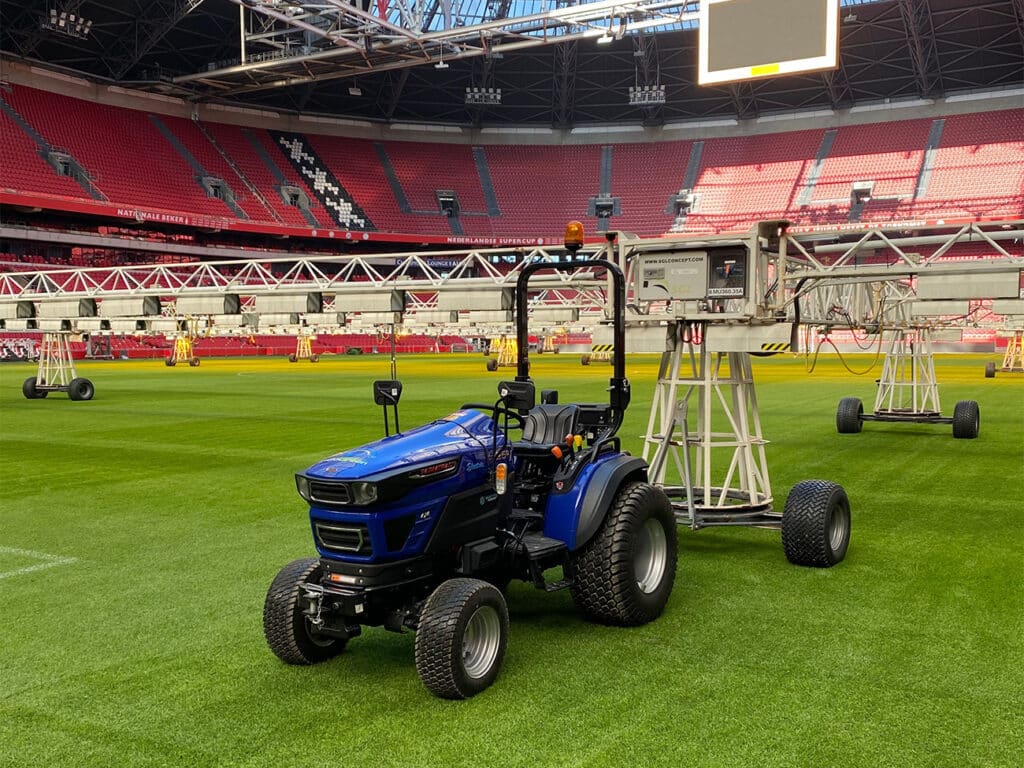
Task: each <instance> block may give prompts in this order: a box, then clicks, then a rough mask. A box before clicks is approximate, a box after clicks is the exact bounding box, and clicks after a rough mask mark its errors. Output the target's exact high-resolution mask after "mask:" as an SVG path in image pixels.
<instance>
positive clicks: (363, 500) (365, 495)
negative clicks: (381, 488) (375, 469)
mask: <svg viewBox="0 0 1024 768" xmlns="http://www.w3.org/2000/svg"><path fill="white" fill-rule="evenodd" d="M349 490H350V491H351V492H352V503H353V504H356V505H358V506H360V507H365V506H369V505H370V504H373V503H374V502H375V501H377V484H376V483H352V484H351V485H349Z"/></svg>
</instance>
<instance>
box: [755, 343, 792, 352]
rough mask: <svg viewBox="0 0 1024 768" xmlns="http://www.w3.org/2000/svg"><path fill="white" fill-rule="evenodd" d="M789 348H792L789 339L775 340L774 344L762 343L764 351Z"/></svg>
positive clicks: (782, 350)
mask: <svg viewBox="0 0 1024 768" xmlns="http://www.w3.org/2000/svg"><path fill="white" fill-rule="evenodd" d="M789 349H790V344H789V342H788V341H779V342H774V343H772V344H762V345H761V351H762V352H788V351H789Z"/></svg>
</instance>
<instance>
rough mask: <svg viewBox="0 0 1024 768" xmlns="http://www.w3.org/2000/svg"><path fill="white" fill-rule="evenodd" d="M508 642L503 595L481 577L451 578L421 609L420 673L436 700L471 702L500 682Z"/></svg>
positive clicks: (419, 634) (418, 665)
mask: <svg viewBox="0 0 1024 768" xmlns="http://www.w3.org/2000/svg"><path fill="white" fill-rule="evenodd" d="M507 644H508V607H507V606H506V605H505V598H504V597H503V596H502V594H501V592H499V591H498V590H497V589H496V588H495V587H494V586H493V585H492V584H488V583H487V582H486V581H481V580H479V579H463V578H458V579H448V581H445V582H443V583H442V584H441V586H439V587H438V588H437V589H435V590H434V591H433V592H432V593H431V594H430V597H428V598H427V600H426V602H425V603H424V604H423V608H422V609H421V611H420V616H419V622H418V626H417V629H416V672H417V673H418V674H419V676H420V680H422V681H423V684H424V685H425V686H426V687H427V689H428V690H429V691H430V692H431V693H433V694H434V695H435V696H440V697H441V698H443V699H468V698H469V697H470V696H475V695H476V694H478V693H480V691H482V690H484V689H485V688H487V687H488V686H489V685H490V684H491V683H493V682H494V680H495V678H496V677H497V676H498V672H499V671H500V670H501V662H502V660H503V659H504V657H505V646H506V645H507Z"/></svg>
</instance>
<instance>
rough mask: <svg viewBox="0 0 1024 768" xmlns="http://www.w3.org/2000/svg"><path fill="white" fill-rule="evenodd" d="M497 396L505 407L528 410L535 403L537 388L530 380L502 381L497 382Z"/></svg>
mask: <svg viewBox="0 0 1024 768" xmlns="http://www.w3.org/2000/svg"><path fill="white" fill-rule="evenodd" d="M498 397H500V398H501V399H502V400H504V401H505V407H506V408H509V409H511V410H514V411H528V410H530V409H531V408H533V406H535V405H536V404H537V388H536V387H534V385H533V382H532V381H503V382H501V383H500V384H498Z"/></svg>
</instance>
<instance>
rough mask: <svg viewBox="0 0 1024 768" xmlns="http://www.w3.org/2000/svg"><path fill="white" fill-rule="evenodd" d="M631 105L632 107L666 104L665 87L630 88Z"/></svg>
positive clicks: (645, 86) (641, 86) (642, 86)
mask: <svg viewBox="0 0 1024 768" xmlns="http://www.w3.org/2000/svg"><path fill="white" fill-rule="evenodd" d="M629 103H630V105H631V106H652V105H655V104H664V103H665V86H664V85H639V86H632V85H631V86H629Z"/></svg>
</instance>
